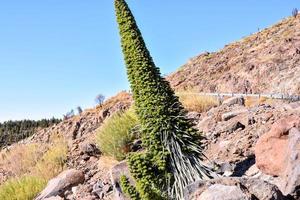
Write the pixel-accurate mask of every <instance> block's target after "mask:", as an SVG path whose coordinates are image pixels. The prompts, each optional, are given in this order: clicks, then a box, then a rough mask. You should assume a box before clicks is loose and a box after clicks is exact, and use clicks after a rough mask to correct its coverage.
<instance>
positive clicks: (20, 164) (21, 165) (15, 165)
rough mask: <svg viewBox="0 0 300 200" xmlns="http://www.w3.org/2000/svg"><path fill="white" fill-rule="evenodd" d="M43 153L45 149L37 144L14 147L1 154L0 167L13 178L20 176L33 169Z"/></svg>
mask: <svg viewBox="0 0 300 200" xmlns="http://www.w3.org/2000/svg"><path fill="white" fill-rule="evenodd" d="M44 152H45V148H43V147H40V145H38V144H27V145H25V144H19V145H15V146H13V147H11V149H9V150H8V151H7V152H5V153H4V152H2V153H1V157H0V167H1V168H2V169H4V170H5V171H9V172H11V174H12V175H13V176H15V177H19V176H22V175H23V174H26V173H29V172H30V171H31V170H32V168H34V166H35V165H36V163H37V162H38V160H39V158H40V157H41V156H42V155H43V153H44Z"/></svg>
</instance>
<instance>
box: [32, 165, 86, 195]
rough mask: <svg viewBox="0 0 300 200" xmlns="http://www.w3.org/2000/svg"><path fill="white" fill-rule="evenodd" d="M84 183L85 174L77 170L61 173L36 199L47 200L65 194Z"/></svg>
mask: <svg viewBox="0 0 300 200" xmlns="http://www.w3.org/2000/svg"><path fill="white" fill-rule="evenodd" d="M83 182H84V174H83V172H82V171H79V170H76V169H69V170H66V171H63V172H62V173H60V174H59V175H58V176H57V177H55V178H53V179H51V180H50V181H49V182H48V185H47V186H46V188H45V189H44V190H43V191H42V192H41V193H40V194H39V195H38V197H36V198H35V199H36V200H45V199H47V198H50V197H55V196H58V195H62V194H64V192H65V191H66V190H69V189H70V188H72V187H73V186H76V185H79V184H80V183H83Z"/></svg>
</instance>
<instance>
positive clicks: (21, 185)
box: [0, 137, 68, 200]
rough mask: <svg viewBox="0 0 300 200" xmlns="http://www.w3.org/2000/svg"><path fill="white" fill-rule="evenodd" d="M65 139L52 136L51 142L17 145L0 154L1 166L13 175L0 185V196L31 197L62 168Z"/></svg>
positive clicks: (11, 197) (65, 156)
mask: <svg viewBox="0 0 300 200" xmlns="http://www.w3.org/2000/svg"><path fill="white" fill-rule="evenodd" d="M67 150H68V147H67V142H66V141H65V139H64V138H62V137H54V138H52V139H51V143H50V144H37V143H36V144H17V145H15V146H13V147H11V148H10V149H9V150H8V151H6V152H2V153H1V156H0V168H2V169H3V170H4V171H6V172H10V174H11V175H12V176H11V177H9V179H8V181H6V182H4V183H3V184H2V185H0V199H1V200H2V199H3V200H6V199H16V200H29V199H33V198H34V197H35V196H36V194H37V193H39V192H40V191H41V190H42V189H43V188H44V186H45V184H46V183H47V181H48V180H50V179H51V178H53V177H54V176H56V175H57V174H59V173H60V172H61V171H62V170H63V169H64V167H65V162H66V158H67Z"/></svg>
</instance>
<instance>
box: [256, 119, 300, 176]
mask: <svg viewBox="0 0 300 200" xmlns="http://www.w3.org/2000/svg"><path fill="white" fill-rule="evenodd" d="M293 127H297V128H299V127H300V117H299V116H288V117H285V118H282V119H280V120H279V121H277V122H276V123H274V124H273V126H272V128H271V130H270V131H269V132H267V133H266V134H264V135H262V136H261V137H260V138H259V140H258V141H257V144H256V147H255V156H256V165H257V167H258V168H259V169H260V170H261V171H262V172H264V173H265V174H269V175H275V176H280V175H283V173H284V171H285V169H286V167H287V158H288V157H289V156H288V142H289V141H288V133H289V130H290V129H292V128H293Z"/></svg>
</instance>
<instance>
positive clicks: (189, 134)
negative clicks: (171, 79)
mask: <svg viewBox="0 0 300 200" xmlns="http://www.w3.org/2000/svg"><path fill="white" fill-rule="evenodd" d="M115 10H116V16H117V22H118V25H119V31H120V36H121V43H122V50H123V54H124V58H125V63H126V66H127V75H128V79H129V82H130V85H131V89H132V92H133V98H134V100H135V106H136V112H137V115H138V118H139V121H140V123H141V126H142V141H143V145H144V147H145V149H146V151H145V152H143V153H135V154H131V155H130V156H129V158H128V163H129V168H130V171H131V173H132V175H133V177H134V178H135V179H136V190H137V192H138V193H139V196H140V198H141V199H162V198H176V199H182V197H183V189H184V187H185V186H187V185H188V184H190V183H192V182H194V181H195V180H199V179H203V178H209V177H210V171H209V169H208V168H207V167H205V165H204V164H203V163H202V156H203V155H202V153H201V147H200V143H199V142H200V138H199V133H197V131H196V130H195V129H194V128H192V127H193V124H192V123H191V122H190V121H189V120H188V119H187V118H186V112H185V110H184V109H183V106H182V105H181V103H180V102H179V100H178V98H177V97H176V96H175V94H174V92H173V90H172V89H171V87H170V85H169V83H168V82H167V81H166V80H165V79H164V78H163V77H162V76H161V75H160V72H159V69H158V68H157V67H156V66H155V64H154V62H153V60H152V58H151V55H150V53H149V51H148V49H147V47H146V45H145V42H144V40H143V38H142V35H141V32H140V30H139V29H138V26H137V24H136V21H135V19H134V17H133V15H132V13H131V11H130V9H129V7H128V5H127V3H126V2H125V0H115ZM123 185H126V184H125V183H124V184H123ZM126 190H128V189H125V191H126Z"/></svg>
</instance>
